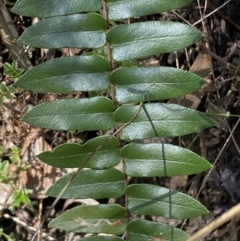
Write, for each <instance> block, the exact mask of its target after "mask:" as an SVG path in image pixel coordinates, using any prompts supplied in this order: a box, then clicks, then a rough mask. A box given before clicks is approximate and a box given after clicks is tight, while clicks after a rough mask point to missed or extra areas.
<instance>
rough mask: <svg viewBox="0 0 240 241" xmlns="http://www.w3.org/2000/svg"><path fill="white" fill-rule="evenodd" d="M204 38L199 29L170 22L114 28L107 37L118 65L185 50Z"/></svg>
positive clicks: (134, 24) (139, 23)
mask: <svg viewBox="0 0 240 241" xmlns="http://www.w3.org/2000/svg"><path fill="white" fill-rule="evenodd" d="M201 37H202V33H201V32H199V31H198V30H197V29H196V28H194V27H191V26H189V25H186V24H182V23H177V22H171V21H148V22H138V23H132V24H129V25H124V24H122V25H117V26H114V27H113V28H112V29H111V30H109V32H108V33H107V41H108V42H109V43H111V44H112V55H113V58H114V59H115V60H116V61H126V60H132V59H139V58H142V57H147V56H150V55H154V54H160V53H169V52H172V51H175V50H179V49H183V48H185V47H187V46H189V45H191V44H193V43H195V42H196V41H198V40H199V39H200V38H201Z"/></svg>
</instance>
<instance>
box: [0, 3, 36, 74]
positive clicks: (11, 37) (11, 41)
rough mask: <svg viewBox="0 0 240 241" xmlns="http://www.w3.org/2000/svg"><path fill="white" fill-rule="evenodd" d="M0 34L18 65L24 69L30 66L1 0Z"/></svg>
mask: <svg viewBox="0 0 240 241" xmlns="http://www.w3.org/2000/svg"><path fill="white" fill-rule="evenodd" d="M0 36H1V37H2V40H3V42H4V44H5V45H6V47H7V48H8V50H9V52H10V54H11V55H12V57H13V58H14V59H16V60H18V61H19V65H20V66H21V67H22V68H24V69H25V70H28V69H30V68H32V64H31V62H30V60H29V58H28V56H27V55H26V54H25V53H24V50H23V47H22V46H21V45H20V44H19V43H18V42H17V39H18V32H17V29H16V27H15V26H14V23H13V21H12V19H11V16H10V14H9V12H8V9H7V8H6V6H5V4H4V1H3V0H0Z"/></svg>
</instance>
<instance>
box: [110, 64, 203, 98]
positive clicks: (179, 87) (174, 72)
mask: <svg viewBox="0 0 240 241" xmlns="http://www.w3.org/2000/svg"><path fill="white" fill-rule="evenodd" d="M110 81H111V83H113V84H114V85H116V99H117V101H118V102H120V103H127V102H141V101H143V100H144V101H154V100H164V99H171V98H176V97H179V96H183V95H186V94H187V93H191V92H193V91H195V90H197V89H199V88H200V87H201V85H202V84H203V83H204V81H203V79H202V78H201V77H199V76H198V75H196V74H193V73H191V72H188V71H183V70H180V69H176V68H170V67H139V68H132V67H122V68H119V69H116V70H115V71H113V73H112V74H111V76H110Z"/></svg>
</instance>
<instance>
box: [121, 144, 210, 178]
mask: <svg viewBox="0 0 240 241" xmlns="http://www.w3.org/2000/svg"><path fill="white" fill-rule="evenodd" d="M121 156H122V157H123V158H124V159H125V162H124V171H125V172H126V174H127V175H128V176H132V177H158V176H168V177H170V176H180V175H191V174H195V173H199V172H202V171H205V170H207V169H209V168H211V164H210V163H209V162H207V161H206V160H205V159H204V158H202V157H200V156H198V155H197V154H195V153H193V152H192V151H190V150H188V149H185V148H182V147H179V146H174V145H170V144H159V143H150V144H137V143H130V144H128V145H126V146H124V147H123V149H122V150H121Z"/></svg>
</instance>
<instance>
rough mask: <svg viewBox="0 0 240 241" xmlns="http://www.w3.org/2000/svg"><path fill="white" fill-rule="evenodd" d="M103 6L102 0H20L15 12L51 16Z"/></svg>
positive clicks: (26, 14)
mask: <svg viewBox="0 0 240 241" xmlns="http://www.w3.org/2000/svg"><path fill="white" fill-rule="evenodd" d="M101 7H102V2H101V0H88V1H86V0H68V1H65V0H41V1H39V0H18V1H17V2H16V3H15V5H14V7H13V10H12V11H13V12H14V13H16V14H19V15H24V16H29V17H51V16H59V15H66V14H71V13H81V12H90V11H92V12H94V11H98V10H100V9H101Z"/></svg>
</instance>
